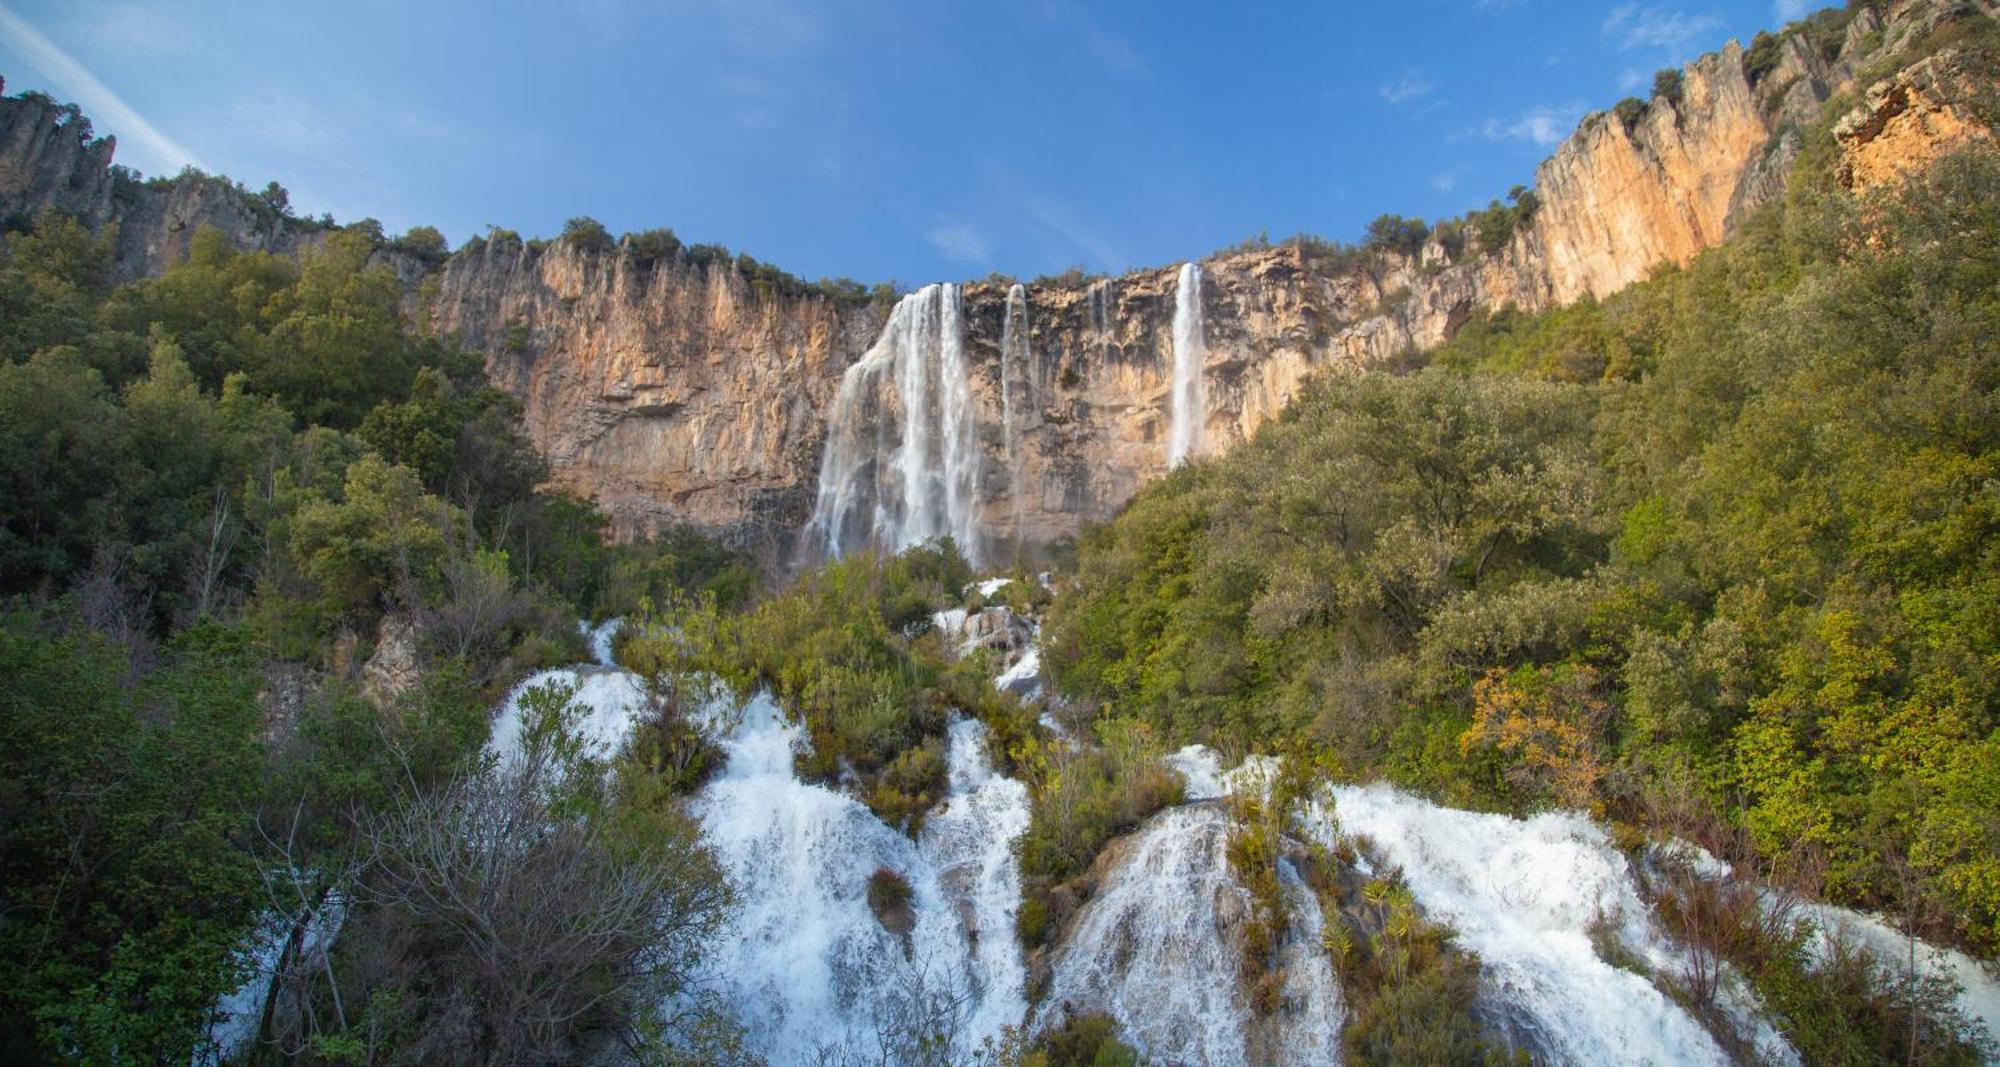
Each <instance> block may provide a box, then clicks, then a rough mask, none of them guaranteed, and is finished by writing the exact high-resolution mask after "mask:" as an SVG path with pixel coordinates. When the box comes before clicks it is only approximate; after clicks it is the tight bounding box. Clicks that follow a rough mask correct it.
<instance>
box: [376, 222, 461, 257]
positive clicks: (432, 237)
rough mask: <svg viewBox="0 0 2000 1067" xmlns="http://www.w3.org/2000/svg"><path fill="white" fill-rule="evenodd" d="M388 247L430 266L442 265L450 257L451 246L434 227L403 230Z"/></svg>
mask: <svg viewBox="0 0 2000 1067" xmlns="http://www.w3.org/2000/svg"><path fill="white" fill-rule="evenodd" d="M389 247H391V248H393V249H395V250H396V251H398V252H405V253H408V254H410V255H412V256H415V257H417V258H418V259H420V260H422V261H424V262H425V263H428V264H431V265H432V266H435V265H437V264H440V263H443V262H444V261H445V260H446V259H447V258H449V257H450V255H451V246H450V245H449V244H448V243H446V241H445V239H444V234H443V233H442V232H441V231H439V230H438V228H437V227H435V226H412V227H410V228H409V229H407V230H404V231H403V235H402V236H401V237H398V238H396V239H395V240H394V241H392V242H390V244H389Z"/></svg>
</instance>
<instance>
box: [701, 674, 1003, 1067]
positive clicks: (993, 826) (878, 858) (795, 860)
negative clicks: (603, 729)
mask: <svg viewBox="0 0 2000 1067" xmlns="http://www.w3.org/2000/svg"><path fill="white" fill-rule="evenodd" d="M804 743H805V742H804V738H803V732H802V730H801V729H800V728H799V727H798V726H796V725H793V724H791V723H789V722H787V721H786V719H785V717H784V715H783V714H782V713H781V712H780V711H779V709H778V707H777V706H776V705H775V704H774V703H772V701H771V700H770V698H769V697H764V696H760V697H758V698H757V699H756V700H753V701H752V702H751V703H750V705H749V707H748V708H746V709H745V712H744V715H743V721H742V724H741V725H740V727H739V728H738V729H737V730H736V732H735V733H734V734H733V735H732V736H731V737H730V739H729V740H728V741H727V742H726V744H725V748H726V749H727V752H728V764H727V766H726V767H725V768H724V770H723V773H722V775H721V777H720V778H718V779H717V780H716V781H714V782H712V783H711V784H710V785H709V786H708V787H707V788H706V789H705V790H703V792H702V794H701V795H700V796H699V797H698V798H697V801H696V803H695V811H696V814H697V815H698V817H699V818H700V819H701V822H702V826H703V829H704V830H705V831H706V837H707V840H708V842H709V844H710V846H711V847H713V848H714V849H715V851H716V855H717V858H718V859H720V860H721V862H722V864H723V866H724V868H725V869H726V870H727V871H728V872H729V876H730V881H731V883H732V884H733V885H734V886H735V887H736V890H737V892H738V894H739V900H740V907H739V911H738V914H737V915H736V917H735V919H734V921H733V923H732V926H731V928H730V929H729V931H728V932H727V933H726V934H725V935H724V937H723V938H722V940H721V942H720V943H718V944H717V945H716V946H715V959H716V960H717V961H718V964H719V970H720V974H719V975H718V981H719V982H720V983H721V984H722V985H723V986H724V989H723V992H724V994H725V998H726V1000H727V1002H728V1003H729V1004H731V1005H732V1007H733V1010H734V1011H735V1012H736V1014H737V1017H738V1019H739V1021H741V1022H742V1023H743V1024H744V1025H745V1027H746V1029H747V1031H748V1035H749V1038H750V1040H751V1042H752V1043H753V1044H754V1045H755V1046H756V1047H757V1049H758V1051H759V1052H761V1053H762V1054H763V1055H765V1056H766V1057H767V1058H768V1059H769V1061H770V1062H772V1063H810V1062H815V1061H817V1060H821V1059H822V1058H825V1057H828V1056H831V1057H833V1058H835V1059H836V1060H838V1059H840V1058H841V1057H846V1056H854V1055H865V1056H869V1057H875V1056H881V1055H885V1054H886V1055H888V1056H889V1058H891V1059H894V1058H895V1055H896V1053H895V1048H896V1047H898V1046H896V1044H895V1042H897V1041H899V1040H902V1039H906V1038H909V1037H914V1036H917V1035H916V1034H914V1033H910V1032H909V1031H908V1030H907V1029H906V1028H907V1027H910V1026H914V1025H916V1023H917V1021H918V1020H920V1019H922V1018H924V1017H926V1016H927V1015H929V1014H930V1013H931V1012H933V1011H935V1010H937V1009H938V1008H939V1006H940V1005H941V1004H944V1003H947V1002H952V1001H955V1002H957V1005H958V1006H957V1008H956V1009H955V1010H954V1012H953V1014H955V1015H956V1016H957V1020H956V1021H957V1024H958V1025H957V1026H956V1027H955V1028H954V1029H955V1031H956V1044H955V1047H954V1053H955V1057H954V1058H955V1059H960V1060H963V1059H969V1058H970V1057H971V1054H972V1052H973V1050H975V1049H977V1048H978V1047H979V1045H980V1043H981V1042H982V1041H984V1040H985V1039H987V1038H997V1037H998V1036H999V1032H1000V1027H1001V1026H1003V1025H1012V1024H1016V1023H1018V1022H1019V1020H1020V1018H1021V1016H1022V1015H1023V1014H1024V1013H1025V1011H1026V1001H1025V999H1024V994H1023V992H1022V989H1023V986H1024V984H1025V976H1026V972H1025V968H1024V965H1023V963H1022V959H1021V953H1020V949H1019V945H1018V942H1016V940H1015V938H1014V934H1013V930H1014V910H1015V908H1017V907H1018V906H1019V901H1020V885H1019V881H1018V878H1019V876H1018V873H1017V868H1016V865H1015V863H1014V857H1013V843H1014V839H1015V838H1016V837H1018V836H1019V835H1020V833H1021V831H1022V830H1024V829H1025V828H1026V827H1027V824H1028V807H1027V804H1028V801H1027V791H1026V789H1025V787H1023V786H1022V785H1021V784H1020V783H1019V782H1015V781H1013V780H1011V779H1008V778H1004V777H1001V776H1000V775H998V774H996V773H994V772H993V771H992V769H991V768H990V766H988V765H987V762H986V757H985V740H984V730H983V728H982V727H980V726H979V725H978V724H977V723H972V722H964V723H959V724H957V725H955V726H954V727H953V728H952V732H951V747H950V762H951V771H950V785H949V790H950V791H949V794H948V797H947V799H946V801H945V804H944V806H943V807H942V808H941V809H940V810H937V811H934V812H933V813H931V815H930V817H929V818H928V820H926V823H925V828H924V831H923V833H922V835H921V840H919V841H914V842H913V841H911V840H910V839H909V838H908V837H907V836H905V835H903V834H901V833H899V832H897V831H895V830H893V829H891V828H890V827H888V826H887V825H885V824H884V823H882V821H881V820H879V819H877V818H876V817H875V816H874V814H872V813H871V812H869V810H868V809H867V808H865V807H863V806H862V805H861V803H860V802H858V801H856V800H854V799H853V798H851V797H848V796H846V795H844V794H841V793H838V792H834V791H833V790H830V789H826V788H823V787H821V786H816V785H809V784H807V783H805V782H802V781H800V780H799V779H798V778H797V777H796V776H795V775H794V774H793V772H792V758H793V755H794V753H795V752H796V751H797V749H798V746H800V745H802V744H804ZM881 868H887V869H890V870H893V871H895V872H897V873H898V874H900V875H902V877H903V878H904V879H905V880H907V882H908V883H909V885H910V888H911V890H912V898H911V901H910V903H911V907H912V910H913V912H914V915H915V925H914V927H913V928H912V929H911V931H910V933H909V937H908V940H907V941H905V940H903V939H901V938H899V937H898V936H897V935H896V934H894V933H891V932H890V931H889V930H887V929H885V928H884V927H883V925H882V923H880V922H879V921H877V919H876V918H875V915H874V914H873V912H871V910H870V909H869V906H868V902H867V883H868V879H869V876H870V875H871V874H873V873H874V872H875V871H876V870H877V869H881ZM884 1035H889V1036H888V1039H887V1040H888V1041H889V1043H890V1044H889V1047H886V1048H885V1047H884V1041H885V1037H884ZM869 1061H870V1062H873V1059H872V1058H871V1059H870V1060H869Z"/></svg>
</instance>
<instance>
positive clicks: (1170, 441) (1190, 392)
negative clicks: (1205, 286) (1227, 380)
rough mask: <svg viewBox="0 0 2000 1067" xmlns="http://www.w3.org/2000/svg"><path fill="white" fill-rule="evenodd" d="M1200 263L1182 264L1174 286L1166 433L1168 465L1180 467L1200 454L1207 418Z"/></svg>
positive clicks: (1205, 355) (1206, 350)
mask: <svg viewBox="0 0 2000 1067" xmlns="http://www.w3.org/2000/svg"><path fill="white" fill-rule="evenodd" d="M1202 333H1203V324H1202V314H1201V264H1199V263H1183V264H1181V277H1180V284H1179V285H1178V286H1176V287H1175V289H1174V385H1173V397H1172V409H1171V414H1172V421H1171V423H1170V429H1169V432H1168V435H1167V466H1169V467H1178V466H1180V465H1181V464H1183V463H1185V462H1187V461H1188V460H1189V459H1192V458H1193V457H1195V456H1196V455H1199V454H1200V453H1201V450H1202V447H1203V440H1202V439H1203V437H1204V433H1203V426H1204V424H1205V423H1206V422H1207V420H1208V390H1207V388H1206V387H1205V386H1204V385H1203V383H1202V367H1203V364H1205V363H1207V362H1208V348H1207V345H1206V342H1204V341H1203V339H1202Z"/></svg>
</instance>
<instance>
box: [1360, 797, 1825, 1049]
mask: <svg viewBox="0 0 2000 1067" xmlns="http://www.w3.org/2000/svg"><path fill="white" fill-rule="evenodd" d="M1331 793H1332V796H1333V798H1334V800H1335V812H1336V813H1337V815H1338V820H1339V824H1340V827H1341V829H1342V830H1344V831H1346V832H1348V833H1356V834H1362V835H1366V836H1367V837H1368V838H1369V839H1370V840H1371V841H1373V842H1374V844H1375V846H1376V847H1377V848H1378V849H1379V850H1380V851H1381V853H1382V856H1383V858H1384V859H1386V860H1387V861H1388V862H1390V863H1393V864H1395V865H1397V866H1399V867H1401V868H1402V871H1403V877H1404V879H1405V880H1406V882H1407V883H1408V885H1409V887H1410V892H1411V894H1412V895H1413V896H1414V897H1415V898H1416V901H1417V904H1418V905H1419V906H1420V907H1422V908H1423V909H1424V911H1425V913H1426V914H1428V915H1429V916H1430V917H1431V918H1433V919H1436V920H1438V921H1440V922H1444V923H1446V924H1448V925H1450V926H1451V927H1452V928H1453V929H1455V930H1456V931H1457V932H1458V935H1459V940H1460V943H1461V944H1463V945H1464V946H1465V947H1466V948H1468V949H1471V950H1472V951H1473V952H1475V953H1477V954H1478V956H1479V958H1480V961H1481V963H1482V964H1483V968H1484V972H1485V973H1484V977H1483V979H1482V982H1483V986H1484V994H1485V995H1486V996H1489V997H1492V998H1493V999H1495V1000H1496V1001H1497V1002H1498V1003H1499V1004H1500V1005H1501V1006H1503V1007H1504V1008H1505V1009H1507V1010H1508V1012H1509V1014H1511V1015H1517V1016H1520V1017H1523V1018H1525V1019H1526V1020H1528V1021H1529V1023H1530V1024H1531V1025H1532V1027H1533V1033H1532V1034H1531V1035H1526V1036H1530V1037H1532V1039H1533V1042H1534V1043H1535V1044H1536V1045H1537V1046H1539V1047H1541V1048H1544V1049H1546V1050H1548V1051H1549V1052H1550V1053H1551V1054H1552V1055H1553V1056H1554V1057H1555V1058H1556V1059H1558V1060H1560V1061H1562V1062H1567V1063H1634V1064H1661V1065H1665V1064H1687V1063H1702V1064H1716V1065H1724V1064H1728V1063H1730V1062H1731V1060H1730V1057H1729V1056H1728V1055H1727V1054H1726V1053H1725V1052H1724V1051H1723V1049H1722V1048H1721V1046H1720V1045H1718V1044H1717V1042H1716V1040H1715V1038H1713V1037H1712V1036H1710V1034H1709V1032H1708V1031H1707V1030H1706V1029H1705V1028H1703V1026H1702V1024H1701V1023H1700V1022H1698V1021H1697V1020H1696V1019H1695V1018H1694V1017H1693V1016H1692V1015H1690V1014H1688V1012H1687V1011H1686V1010H1685V1009H1683V1008H1682V1007H1681V1006H1680V1005H1679V1004H1677V1003H1675V1002H1674V1001H1673V1000H1671V999H1669V998H1668V997H1667V996H1666V994H1664V993H1662V992H1661V991H1660V990H1659V989H1657V988H1655V987H1654V985H1653V984H1652V983H1651V982H1649V981H1647V980H1646V979H1645V978H1644V977H1641V976H1640V975H1638V974H1635V973H1633V972H1631V971H1628V970H1623V969H1621V968H1618V967H1615V966H1612V965H1611V964H1609V963H1607V962H1605V961H1604V960H1603V959H1601V958H1599V956H1598V955H1597V952H1596V951H1595V949H1594V948H1593V946H1592V941H1591V935H1590V930H1591V927H1592V925H1593V924H1603V923H1608V924H1610V926H1609V929H1610V930H1611V931H1612V932H1614V933H1615V935H1616V936H1617V937H1618V938H1619V939H1620V941H1621V942H1622V943H1623V944H1624V945H1625V946H1626V948H1627V949H1629V950H1631V951H1632V952H1634V953H1636V954H1637V955H1638V956H1639V957H1640V958H1641V959H1643V960H1644V961H1645V962H1646V964H1647V965H1648V966H1649V967H1651V968H1653V969H1655V970H1659V971H1667V972H1672V971H1675V970H1677V969H1679V968H1681V967H1682V966H1684V964H1685V961H1684V960H1683V958H1682V954H1681V952H1680V950H1679V949H1678V948H1677V947H1676V946H1674V945H1673V944H1672V943H1671V942H1670V941H1668V940H1667V939H1666V938H1665V937H1664V936H1663V935H1662V934H1661V933H1660V932H1659V930H1658V929H1657V928H1656V927H1655V925H1654V924H1653V922H1652V919H1651V914H1650V911H1649V909H1648V908H1647V905H1646V903H1645V902H1644V901H1643V900H1642V899H1640V897H1639V895H1638V891H1637V887H1636V884H1635V882H1634V880H1633V877H1632V872H1631V869H1630V867H1629V866H1628V864H1627V863H1626V860H1625V857H1624V856H1623V855H1622V854H1621V853H1619V852H1618V850H1617V849H1615V848H1613V847H1612V846H1611V843H1610V841H1609V840H1608V839H1607V838H1606V837H1605V834H1604V831H1603V829H1602V828H1600V827H1599V826H1597V825H1596V824H1595V823H1592V822H1591V821H1590V820H1588V819H1586V818H1585V817H1583V816H1581V815H1577V814H1572V813H1555V812H1552V813H1546V814H1542V815H1537V816H1535V817H1533V818H1530V819H1516V818H1512V817H1509V816H1506V815H1488V814H1482V813H1478V812H1470V811H1458V810H1454V809H1451V808H1441V807H1438V806H1437V805H1435V804H1432V803H1430V802H1428V801H1425V800H1422V799H1419V798H1417V797H1414V796H1411V795H1409V794H1407V793H1403V792H1401V791H1399V790H1396V789H1393V788H1391V787H1389V786H1386V785H1381V784H1376V785H1369V786H1359V787H1356V786H1340V787H1336V788H1334V789H1332V790H1331ZM1329 843H1330V842H1329ZM1722 1007H1723V1008H1724V1010H1725V1012H1726V1013H1727V1014H1728V1015H1730V1016H1731V1021H1732V1023H1734V1024H1735V1026H1736V1028H1737V1030H1738V1031H1739V1033H1741V1034H1742V1035H1743V1036H1745V1037H1747V1038H1749V1039H1750V1040H1751V1041H1752V1042H1753V1044H1754V1046H1755V1049H1756V1060H1757V1062H1759V1063H1797V1062H1798V1056H1797V1054H1796V1053H1794V1052H1793V1051H1792V1049H1791V1048H1790V1046H1789V1045H1787V1044H1786V1043H1785V1041H1784V1039H1783V1037H1781V1036H1780V1035H1779V1034H1778V1033H1777V1032H1776V1031H1775V1030H1773V1029H1772V1028H1771V1027H1770V1025H1769V1024H1768V1023H1765V1022H1763V1021H1762V1020H1761V1019H1758V1018H1756V1017H1755V1016H1754V1014H1753V1008H1754V1002H1753V1001H1751V1000H1749V998H1748V996H1747V994H1745V993H1744V992H1743V991H1742V990H1740V989H1738V990H1733V991H1729V994H1728V995H1726V996H1725V998H1724V1003H1723V1004H1722Z"/></svg>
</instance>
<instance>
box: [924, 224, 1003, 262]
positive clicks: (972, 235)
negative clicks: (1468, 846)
mask: <svg viewBox="0 0 2000 1067" xmlns="http://www.w3.org/2000/svg"><path fill="white" fill-rule="evenodd" d="M924 240H926V241H929V242H930V243H931V247H932V248H935V249H937V250H938V251H939V252H942V253H944V257H945V258H946V259H949V260H953V261H955V262H958V263H985V262H986V261H987V258H988V257H987V254H986V238H984V237H982V236H980V234H979V231H978V230H975V229H973V228H972V225H971V224H970V223H968V222H966V221H965V220H963V219H939V220H938V221H937V224H936V225H934V226H932V227H931V228H930V229H929V230H928V231H926V232H925V234H924Z"/></svg>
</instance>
